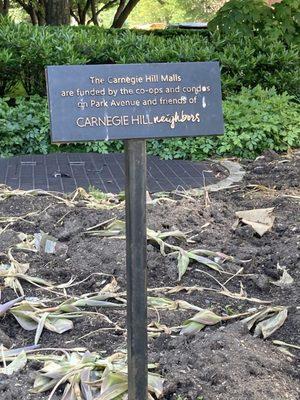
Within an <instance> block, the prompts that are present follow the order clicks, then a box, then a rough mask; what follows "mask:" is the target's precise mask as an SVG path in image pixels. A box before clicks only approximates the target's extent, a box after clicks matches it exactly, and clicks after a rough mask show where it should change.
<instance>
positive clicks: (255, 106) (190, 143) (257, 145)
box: [0, 86, 300, 160]
mask: <svg viewBox="0 0 300 400" xmlns="http://www.w3.org/2000/svg"><path fill="white" fill-rule="evenodd" d="M223 104H224V118H225V131H226V133H225V135H224V136H219V137H196V138H184V139H183V138H176V139H162V140H149V141H148V152H149V153H150V154H155V155H158V156H160V157H162V158H165V159H172V158H184V159H197V160H199V159H203V158H207V157H214V156H221V157H223V156H237V157H246V158H254V157H256V156H257V155H259V154H261V153H262V152H263V151H264V150H265V149H273V150H275V151H284V150H287V149H288V148H290V147H300V126H299V119H300V105H299V104H297V103H295V102H293V101H292V98H291V96H288V95H287V94H281V95H278V94H276V91H275V89H270V90H263V89H262V88H261V87H260V86H258V87H256V88H254V89H242V91H241V93H240V94H236V95H232V96H229V97H228V98H227V99H226V100H225V101H224V103H223ZM122 149H123V143H122V142H121V141H113V142H93V143H85V144H78V145H71V146H66V145H62V146H60V147H57V146H51V144H50V137H49V118H48V109H47V103H46V100H45V99H44V98H40V97H38V96H33V97H31V98H30V99H25V98H20V99H19V100H18V101H17V103H16V105H15V107H12V106H9V105H8V102H7V99H6V100H5V99H0V155H2V156H10V155H13V154H32V153H43V154H46V153H49V152H51V151H93V152H100V153H107V152H109V151H122Z"/></svg>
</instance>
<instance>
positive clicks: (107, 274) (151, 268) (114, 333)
mask: <svg viewBox="0 0 300 400" xmlns="http://www.w3.org/2000/svg"><path fill="white" fill-rule="evenodd" d="M242 164H243V166H244V168H245V169H246V171H247V174H246V176H245V178H244V179H243V181H242V182H241V183H240V184H238V185H235V186H234V187H233V188H231V189H228V190H224V191H219V192H215V193H209V194H208V196H201V197H198V198H195V197H193V198H192V197H190V196H188V195H187V193H183V194H182V195H178V194H177V195H170V199H171V200H175V202H174V201H172V202H170V201H162V202H160V203H156V204H154V205H149V207H148V227H149V228H151V229H154V230H156V231H172V230H176V229H179V230H181V231H183V232H186V233H188V234H187V236H188V237H193V240H194V243H191V244H188V243H182V242H181V241H179V240H177V239H168V242H169V243H172V244H176V245H180V246H181V247H183V248H185V249H191V248H197V249H200V248H201V249H207V250H212V251H218V252H223V253H225V254H227V255H230V256H233V257H234V259H233V260H229V261H226V262H225V263H224V265H223V267H224V268H226V271H227V272H229V273H231V274H236V273H237V272H238V271H239V270H240V268H241V267H243V268H244V269H243V276H241V275H237V276H235V277H234V278H233V279H231V280H230V281H229V282H228V283H226V288H227V289H228V290H230V291H231V293H240V291H241V288H242V293H243V294H244V296H245V297H247V298H252V299H253V298H254V299H259V300H261V301H269V302H270V304H271V305H276V306H287V307H288V317H287V320H286V321H285V323H284V325H283V326H282V327H281V328H280V329H278V330H277V331H276V332H275V333H274V334H273V335H272V336H271V337H270V338H268V339H266V340H263V339H262V338H254V337H253V334H252V332H249V331H248V330H247V329H246V328H245V326H244V325H242V324H241V323H240V322H239V321H234V320H232V321H230V322H229V321H228V322H223V323H221V324H218V325H215V326H211V327H206V328H205V329H204V330H203V331H201V332H198V333H196V334H194V335H190V336H183V335H179V334H176V333H172V334H169V333H168V332H166V333H162V334H161V335H159V336H158V337H150V338H149V361H150V362H155V363H158V372H160V373H161V374H162V376H163V377H164V378H165V390H164V396H163V399H164V400H175V399H176V400H177V399H178V400H179V399H182V400H183V399H187V400H196V399H197V400H198V399H203V400H217V399H222V400H284V399H289V400H298V399H299V398H300V379H299V378H300V368H299V359H300V352H299V350H293V349H291V350H290V351H291V353H292V354H293V357H292V356H288V355H286V354H283V353H282V352H280V351H279V349H278V347H277V346H275V345H274V344H273V343H272V340H281V341H284V342H287V343H291V344H295V345H298V346H299V345H300V309H299V306H300V302H299V287H300V220H299V216H300V200H299V199H300V188H299V184H300V153H299V152H294V153H293V154H285V155H277V154H276V153H273V152H267V153H266V154H265V155H264V156H263V157H260V158H258V159H257V160H255V161H245V160H244V161H243V162H242ZM0 196H1V190H0ZM0 199H1V197H0ZM270 207H274V215H275V223H274V226H273V227H272V229H271V231H269V232H267V233H266V234H264V235H263V236H262V237H260V236H259V235H258V234H257V233H256V232H255V231H254V230H253V229H252V228H251V227H250V226H249V225H245V224H239V225H238V226H237V227H236V228H234V224H235V222H236V216H235V212H236V211H241V210H251V209H255V208H270ZM38 211H40V212H39V213H36V214H35V215H29V216H28V217H26V220H18V221H16V222H12V223H11V224H10V225H9V226H8V227H7V228H6V230H5V231H4V232H2V233H0V263H6V262H7V252H8V249H9V248H10V247H11V246H13V245H15V244H17V243H19V242H20V239H19V237H18V233H20V232H23V233H26V234H34V233H38V232H39V231H43V232H47V233H49V234H50V235H53V236H54V237H56V238H57V239H58V240H59V241H60V242H61V243H64V244H66V245H67V246H68V251H67V253H66V254H64V253H63V252H62V254H55V255H52V254H48V255H45V254H41V253H29V252H22V251H18V252H14V253H13V254H14V257H15V258H16V259H17V260H18V261H20V262H23V263H24V262H28V263H30V268H29V272H28V274H29V275H31V276H38V277H41V278H44V279H47V280H51V281H53V282H59V283H62V282H67V281H68V280H69V279H70V278H71V276H76V277H77V280H78V281H81V280H84V279H85V278H87V277H89V279H87V280H86V281H84V282H83V283H81V284H80V285H78V286H74V287H73V288H71V289H68V290H67V293H68V295H72V296H79V295H82V294H84V293H91V292H98V291H100V290H101V288H103V287H104V286H105V285H106V284H108V283H109V282H111V280H112V277H115V278H116V280H117V282H118V284H119V286H120V289H119V290H120V291H123V290H125V288H126V275H125V241H124V240H119V239H111V238H99V237H90V236H87V235H86V234H85V230H86V229H87V228H89V227H91V226H94V225H96V224H98V223H101V222H103V221H107V220H109V219H110V218H113V217H116V218H118V219H124V208H123V207H122V205H121V206H120V207H117V208H113V209H99V210H92V209H89V208H87V207H85V206H84V204H81V203H80V202H79V203H77V205H76V206H75V207H72V208H70V207H68V206H67V205H65V204H63V203H61V202H60V201H59V200H58V199H55V198H53V197H50V196H15V195H14V196H10V197H7V198H2V200H0V217H12V216H15V217H16V216H21V215H25V214H28V213H31V212H38ZM5 226H7V222H1V224H0V227H1V228H4V227H5ZM0 232H1V230H0ZM147 249H148V287H149V288H150V289H153V288H163V287H176V286H178V285H179V283H178V281H177V277H178V273H177V260H176V258H175V257H174V256H172V255H171V256H167V257H164V256H163V255H162V254H161V253H160V251H159V249H158V248H157V246H154V245H152V244H150V243H149V244H148V246H147ZM241 260H243V261H247V262H242V261H241ZM278 266H281V267H286V268H287V271H288V272H289V274H290V275H291V277H292V278H293V280H294V281H293V283H292V284H291V285H289V286H287V287H285V288H281V287H278V286H276V285H274V282H276V281H278V280H279V279H280V276H281V275H282V272H281V271H280V270H279V269H278ZM99 273H101V274H102V275H99ZM214 278H215V279H217V280H218V281H219V282H221V283H222V284H224V283H225V282H226V281H227V280H228V275H225V276H223V275H220V274H219V273H218V272H215V271H212V270H210V269H208V268H207V267H205V266H203V265H201V264H199V263H192V264H190V266H189V268H188V271H187V273H186V274H185V275H184V276H183V278H182V281H181V282H180V285H181V286H183V287H194V286H200V287H203V288H207V289H215V291H210V290H203V291H192V290H183V291H179V292H176V293H173V294H170V293H169V294H168V293H166V290H164V289H161V290H160V291H159V290H158V291H155V292H151V295H153V296H154V295H155V296H161V297H162V296H166V297H168V298H170V299H174V300H175V299H181V300H186V301H188V302H190V303H192V304H195V305H197V306H199V307H202V308H206V309H207V308H208V309H211V310H213V311H214V312H215V313H217V314H219V315H227V314H228V313H231V314H236V313H242V312H247V311H248V310H249V309H252V308H254V307H256V308H259V307H260V306H261V304H259V303H255V302H253V301H249V300H247V299H245V300H242V299H238V298H232V297H228V296H224V295H222V294H220V293H219V292H218V291H219V290H220V285H219V283H217V281H216V280H215V279H214ZM1 284H2V299H1V302H2V303H3V302H4V301H7V300H11V299H13V298H14V297H15V294H14V292H13V291H12V290H11V289H9V288H6V287H4V285H3V281H2V282H1ZM23 287H24V290H25V293H26V296H28V297H32V296H34V297H38V298H39V299H43V300H44V299H46V298H49V297H51V296H52V297H53V296H54V295H53V294H51V293H49V292H47V291H44V290H39V289H36V288H34V287H33V286H32V285H30V284H28V283H24V285H23ZM99 311H100V312H101V313H102V314H105V315H107V316H109V318H110V319H111V321H112V322H113V323H115V324H117V325H118V326H119V327H120V328H121V329H111V330H101V329H102V328H108V327H111V325H110V324H109V323H108V322H106V321H105V320H104V319H103V318H102V317H100V316H99V315H95V316H88V317H83V318H80V319H76V320H75V321H74V329H73V330H71V331H69V332H67V333H65V334H63V335H58V334H56V333H52V332H49V331H46V330H45V331H44V333H43V334H42V337H41V340H40V345H41V347H42V348H44V347H53V348H54V347H57V348H62V347H63V348H70V347H78V346H84V347H86V348H87V349H88V350H90V351H105V352H106V354H107V355H110V354H112V353H113V352H116V351H117V350H119V349H124V348H125V347H126V332H125V330H123V329H125V326H126V320H125V318H126V314H125V310H123V309H113V310H112V309H99ZM194 314H195V311H184V310H174V311H159V312H157V311H154V310H149V323H151V322H157V320H158V318H159V320H160V323H161V324H163V325H166V326H167V327H173V326H179V325H181V324H182V323H183V322H184V321H185V320H186V319H188V318H189V317H191V316H193V315H194ZM83 336H85V337H84V338H82V337H83ZM33 341H34V332H27V331H24V330H23V329H22V328H21V327H20V325H18V323H17V322H16V320H15V319H14V318H13V316H11V315H9V314H8V315H6V316H5V317H2V318H1V321H0V342H1V343H3V344H4V346H6V347H14V348H16V347H22V346H28V345H31V344H32V343H33ZM40 366H41V364H39V363H37V362H31V363H29V364H28V366H27V367H26V368H25V369H24V370H23V371H21V372H20V373H18V374H17V375H14V376H12V377H7V376H5V375H0V399H1V400H2V399H3V400H4V399H5V400H13V399H18V400H34V399H40V400H44V399H46V398H47V393H46V394H45V395H33V394H30V393H29V390H30V388H31V386H32V381H33V378H34V376H35V371H36V370H37V369H39V368H40ZM48 395H49V393H48ZM59 398H60V397H59V394H58V395H56V397H55V396H54V397H53V400H58V399H59ZM136 400H138V399H136Z"/></svg>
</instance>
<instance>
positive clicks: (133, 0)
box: [112, 0, 140, 28]
mask: <svg viewBox="0 0 300 400" xmlns="http://www.w3.org/2000/svg"><path fill="white" fill-rule="evenodd" d="M139 1H140V0H129V1H128V3H127V5H126V6H125V7H124V8H123V10H122V11H121V12H120V13H119V16H117V17H115V19H114V22H113V24H112V28H122V26H123V25H124V23H125V21H126V20H127V18H128V17H129V15H130V13H131V11H132V10H133V9H134V7H135V6H136V5H137V4H138V2H139ZM121 3H122V2H121ZM121 3H120V6H121ZM117 13H118V11H117Z"/></svg>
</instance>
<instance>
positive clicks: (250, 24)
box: [208, 0, 300, 44]
mask: <svg viewBox="0 0 300 400" xmlns="http://www.w3.org/2000/svg"><path fill="white" fill-rule="evenodd" d="M208 27H209V29H210V31H212V32H214V31H218V32H219V33H221V34H222V35H228V34H229V33H239V34H241V35H243V36H249V37H254V36H257V35H261V36H263V37H266V36H267V37H269V38H271V39H272V40H282V41H284V42H286V43H288V44H292V43H294V44H297V43H298V44H299V43H300V2H299V0H283V1H282V2H281V3H276V4H273V7H272V8H271V7H269V6H268V5H267V2H266V1H265V0H252V1H244V0H230V1H228V2H227V3H225V4H224V6H223V7H222V8H221V9H220V10H219V11H218V12H217V14H216V16H215V17H214V18H213V19H212V20H211V21H210V23H209V24H208Z"/></svg>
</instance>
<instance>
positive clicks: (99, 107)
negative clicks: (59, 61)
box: [46, 62, 224, 400]
mask: <svg viewBox="0 0 300 400" xmlns="http://www.w3.org/2000/svg"><path fill="white" fill-rule="evenodd" d="M46 78H47V89H48V102H49V110H50V120H51V138H52V143H72V142H89V141H100V140H105V141H107V140H115V139H119V140H124V141H125V169H126V239H127V331H128V386H129V390H128V396H129V400H146V399H147V398H148V393H147V377H148V367H147V364H148V360H147V276H146V275H147V274H146V248H147V232H146V139H149V138H157V139H159V138H167V137H168V138H171V137H191V136H208V135H222V134H223V133H224V123H223V113H222V95H221V79H220V67H219V64H218V63H217V62H203V63H199V62H195V63H163V64H131V65H69V66H50V67H47V69H46Z"/></svg>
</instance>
